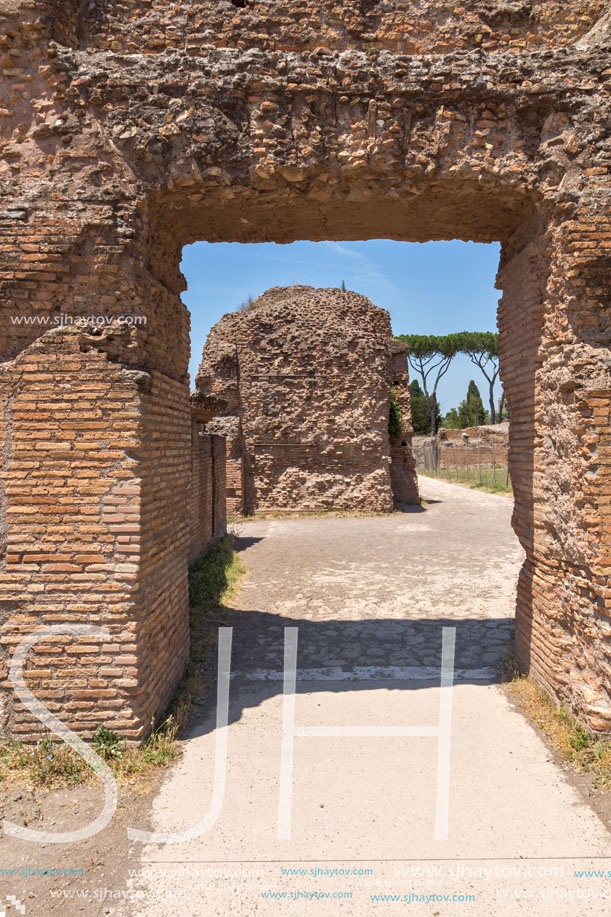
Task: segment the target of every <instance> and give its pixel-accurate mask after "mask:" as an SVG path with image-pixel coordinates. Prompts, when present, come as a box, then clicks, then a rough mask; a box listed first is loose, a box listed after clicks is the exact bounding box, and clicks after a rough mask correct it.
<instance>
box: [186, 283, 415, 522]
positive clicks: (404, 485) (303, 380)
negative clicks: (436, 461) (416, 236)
mask: <svg viewBox="0 0 611 917" xmlns="http://www.w3.org/2000/svg"><path fill="white" fill-rule="evenodd" d="M397 343H398V342H397ZM196 386H197V390H198V392H199V393H201V394H202V395H212V396H215V397H218V398H223V399H225V400H226V401H227V403H228V405H230V407H228V409H227V411H226V412H224V413H223V414H221V415H220V416H217V417H216V418H215V419H214V420H213V421H212V422H211V423H210V424H209V425H208V428H207V429H208V431H213V430H218V431H219V432H221V433H222V434H223V435H224V436H225V437H226V439H227V457H228V465H229V467H230V468H231V474H232V475H233V480H232V485H231V487H232V489H231V494H230V508H231V509H232V510H233V511H234V512H238V513H252V512H256V511H265V510H285V511H291V510H301V511H320V510H332V509H353V510H372V511H377V512H380V511H382V512H389V511H391V510H392V508H393V505H394V499H397V500H401V501H403V502H411V503H414V502H417V500H418V485H417V481H416V474H415V470H414V461H413V457H412V455H411V438H412V428H411V413H410V402H409V379H408V367H407V357H406V350H405V348H402V349H401V348H398V347H397V346H396V344H395V342H394V341H393V337H392V331H391V328H390V316H389V314H388V312H386V311H385V310H384V309H379V308H377V307H376V306H374V305H373V304H372V303H371V302H370V300H368V299H367V298H366V297H365V296H361V295H359V294H358V293H350V292H342V291H341V290H334V289H328V290H316V289H313V288H312V287H277V288H275V289H273V290H268V292H267V293H264V294H263V296H260V297H259V298H258V299H257V300H255V301H254V302H253V303H251V304H250V305H249V306H248V307H247V308H246V309H244V310H238V311H237V312H232V313H230V314H228V315H225V316H224V317H223V318H222V319H221V320H220V321H219V322H217V324H216V325H215V326H214V328H213V329H212V331H211V332H210V334H209V336H208V340H207V341H206V345H205V347H204V353H203V357H202V362H201V366H200V369H199V373H198V376H197V382H196ZM391 389H392V390H393V391H395V392H396V393H397V397H398V395H399V391H400V392H401V394H402V397H403V398H404V405H403V410H402V421H403V429H402V431H401V436H395V437H393V438H392V440H391V439H390V438H389V429H388V417H389V409H390V393H391ZM393 465H394V467H392V466H393Z"/></svg>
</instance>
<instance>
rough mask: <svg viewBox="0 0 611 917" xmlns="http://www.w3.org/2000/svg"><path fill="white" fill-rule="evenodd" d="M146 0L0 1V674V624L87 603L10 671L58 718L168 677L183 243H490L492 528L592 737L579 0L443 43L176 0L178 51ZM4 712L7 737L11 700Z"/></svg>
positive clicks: (548, 669)
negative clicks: (502, 478)
mask: <svg viewBox="0 0 611 917" xmlns="http://www.w3.org/2000/svg"><path fill="white" fill-rule="evenodd" d="M334 5H335V6H337V4H334ZM170 6H172V5H171V4H169V3H168V2H166V0H155V7H156V8H158V12H159V13H160V16H161V18H159V17H158V18H157V19H155V18H154V17H153V19H151V20H150V21H149V20H148V19H147V20H146V22H147V23H148V26H147V27H146V28H144V26H143V25H142V23H143V22H144V20H142V21H141V19H139V18H138V17H139V16H140V13H141V12H142V11H140V10H138V8H137V7H134V10H133V11H132V12H133V17H132V18H125V16H124V14H123V13H122V12H121V10H122V7H121V6H119V5H113V4H110V5H109V4H98V3H96V2H94V3H91V4H89V5H88V6H87V7H86V8H85V11H84V12H81V13H80V14H78V15H77V11H78V9H79V8H80V5H79V4H77V3H76V2H74V3H72V4H69V3H65V2H63V3H60V4H58V3H56V2H55V0H35V2H28V3H22V2H21V0H3V2H2V4H0V18H1V19H2V22H3V25H4V31H5V32H6V34H7V38H6V39H4V48H5V50H6V51H7V54H8V56H9V57H10V61H8V58H7V61H5V64H6V63H7V62H10V64H11V66H10V67H6V68H5V71H4V72H5V76H6V79H7V80H8V81H9V83H10V86H11V93H12V94H10V96H9V98H10V102H9V103H7V104H8V105H9V106H10V107H8V108H7V109H6V114H5V115H4V117H3V119H2V141H3V152H4V162H3V171H2V173H1V175H0V180H1V181H2V190H3V195H4V204H3V207H4V209H3V211H2V214H0V233H1V234H2V245H1V249H0V250H1V252H2V264H1V270H2V289H3V310H4V327H5V328H6V329H7V332H8V333H7V337H6V342H5V346H4V352H3V355H2V358H3V359H4V360H5V361H6V362H5V363H3V364H2V367H1V369H2V377H1V379H2V396H1V399H2V409H3V418H4V427H3V440H2V442H3V449H4V453H3V454H4V470H3V476H2V498H1V504H0V508H1V526H0V528H1V530H2V541H3V560H2V572H1V579H0V582H1V594H0V601H1V605H0V608H1V609H2V612H1V613H2V628H3V630H2V646H3V650H4V653H5V656H4V672H3V675H5V673H6V663H7V661H8V657H9V654H10V650H11V647H12V646H14V645H15V644H16V643H17V642H18V641H19V639H20V637H21V635H22V634H23V633H24V632H28V631H29V630H31V629H32V628H33V627H35V626H36V625H38V624H39V623H41V622H45V623H56V622H61V621H76V622H91V623H100V622H104V623H105V624H107V625H108V626H109V627H110V629H111V631H112V633H113V639H112V640H111V641H109V643H108V644H104V645H99V644H96V645H95V646H94V645H93V644H91V645H84V644H83V643H82V642H81V643H80V644H76V645H74V646H71V645H68V644H67V642H60V643H56V644H52V643H50V642H48V643H45V644H42V645H41V647H40V652H39V653H36V655H35V660H33V661H32V662H31V670H32V674H31V677H30V681H31V684H32V689H33V690H35V691H36V692H37V693H38V695H39V696H40V697H41V698H42V699H43V700H45V702H47V703H49V704H50V705H54V707H55V709H56V710H58V711H61V714H62V715H63V717H64V718H65V719H66V721H67V722H69V723H70V724H71V725H73V726H74V727H75V728H78V729H80V730H81V731H83V732H84V733H88V732H90V731H91V729H92V728H95V726H96V725H97V724H98V723H99V722H101V721H103V722H112V723H114V725H115V726H116V728H119V729H121V730H122V731H123V732H124V733H125V734H127V735H129V736H132V737H133V738H138V737H139V736H141V735H142V734H143V733H144V732H146V730H147V728H148V727H149V724H150V718H151V716H152V715H155V714H157V713H159V712H160V710H161V709H162V708H163V705H164V704H165V703H166V701H167V699H168V696H169V694H170V693H171V690H172V688H173V686H174V685H175V684H176V682H177V680H178V678H179V677H180V673H181V671H182V667H183V664H184V660H185V658H186V653H187V651H188V629H187V610H186V570H187V554H188V539H187V520H186V518H185V512H184V493H185V488H186V486H187V479H188V469H187V455H188V448H187V445H188V443H189V440H190V435H191V434H190V411H189V401H188V380H187V375H186V371H187V362H188V355H189V319H188V314H187V311H186V309H185V307H184V306H183V305H182V303H181V301H180V298H179V297H180V293H181V291H182V290H183V289H184V280H183V278H182V277H181V275H180V271H179V262H180V253H181V250H182V247H183V245H185V244H187V243H190V242H193V241H195V240H198V239H205V240H207V241H219V240H224V241H268V240H273V241H277V242H288V241H291V240H294V239H297V238H307V239H312V240H317V239H328V240H331V239H356V238H374V237H386V238H394V239H398V240H409V241H428V240H430V239H441V238H460V239H471V240H473V241H479V242H488V241H492V240H500V241H501V243H502V258H501V265H500V268H499V275H498V286H499V288H500V289H502V291H503V296H502V299H501V305H500V312H499V327H500V333H501V361H502V374H503V381H504V385H505V389H506V392H507V397H508V400H509V403H510V406H511V411H512V431H511V448H510V467H511V474H512V479H513V481H514V486H515V494H516V505H515V513H514V527H515V529H516V532H517V534H518V536H519V538H520V541H521V543H522V545H523V547H524V549H525V551H526V554H527V560H526V563H525V565H524V568H523V570H522V574H521V577H520V584H519V589H518V599H517V617H516V624H517V645H518V652H519V655H520V657H521V659H522V660H523V661H524V662H525V664H527V665H528V667H529V668H530V670H531V671H532V672H533V674H534V675H535V676H536V677H537V678H539V679H540V680H541V681H542V682H543V683H544V684H545V685H546V686H547V687H548V688H549V689H550V690H551V691H552V692H553V693H554V694H555V695H556V696H557V697H560V698H562V699H564V700H565V701H566V702H568V703H569V704H571V706H572V707H573V708H574V709H575V710H577V711H578V712H579V713H580V714H581V716H582V717H583V718H584V720H585V721H587V722H588V723H589V725H590V726H591V727H592V728H594V729H596V730H598V731H600V732H601V733H608V732H609V731H610V729H611V705H610V700H609V692H610V691H611V683H610V681H609V634H610V630H609V611H610V607H611V595H610V593H609V587H608V575H609V571H610V569H611V565H610V556H609V554H610V552H609V544H610V533H609V525H610V523H609V519H610V518H611V517H610V516H609V512H610V510H609V506H610V504H609V499H610V498H609V493H608V491H609V487H610V483H609V482H610V480H611V479H610V478H609V468H611V465H609V433H610V428H609V423H610V415H609V403H610V401H609V390H610V385H609V362H608V346H609V328H610V327H611V303H610V301H609V293H608V278H609V276H610V273H611V219H610V214H609V207H608V187H609V163H608V158H607V152H606V151H607V146H608V126H607V124H606V122H605V105H608V95H609V86H608V82H605V79H606V77H605V71H606V70H607V68H608V49H609V37H608V29H607V28H606V25H605V22H606V20H605V19H601V21H600V23H599V24H598V26H597V25H596V23H595V20H596V16H597V15H598V14H600V12H601V10H602V5H601V4H598V5H597V4H592V5H591V8H590V12H589V13H588V15H585V14H583V13H581V12H580V10H581V6H580V5H579V4H578V3H563V4H558V3H555V2H553V0H548V2H547V3H545V4H544V5H543V7H542V9H543V8H544V11H545V16H543V14H541V17H540V18H539V19H538V20H537V22H536V23H535V24H534V25H533V24H532V23H530V24H529V23H522V22H520V21H517V20H516V21H513V22H511V21H509V20H508V21H507V22H506V21H505V20H503V19H502V17H501V19H500V20H498V21H496V22H495V21H492V22H490V23H488V24H486V22H485V21H484V20H485V11H484V7H485V4H483V3H478V2H474V3H471V4H469V9H470V12H471V14H472V16H473V17H475V19H474V22H475V20H477V22H476V25H477V27H478V28H479V26H480V24H482V23H483V25H486V28H487V30H488V31H486V30H485V29H484V28H483V25H482V30H483V31H481V32H479V31H478V32H476V33H472V32H471V31H469V30H468V29H466V30H465V29H464V28H463V27H462V26H461V25H460V24H456V27H455V28H449V30H448V33H447V36H446V39H445V45H444V46H443V47H441V46H437V45H435V44H433V45H430V38H429V37H427V36H430V35H431V32H430V30H429V29H428V28H426V27H425V21H424V20H422V21H421V20H418V18H417V17H415V18H414V22H413V25H414V28H415V35H416V37H415V38H414V40H413V41H411V40H410V41H408V40H407V39H406V38H401V37H400V36H401V34H402V33H401V32H400V31H397V28H398V26H399V25H400V23H397V22H394V26H397V28H394V27H393V21H390V20H389V21H388V22H386V20H384V19H381V20H379V21H378V20H376V21H375V25H376V28H377V30H378V31H377V32H376V34H377V35H378V38H376V40H375V41H374V42H372V41H369V39H367V40H365V38H364V37H363V36H365V37H366V36H369V35H371V34H372V33H371V28H372V20H361V19H359V18H358V16H361V15H365V13H363V10H361V8H360V6H359V5H358V4H356V3H355V2H351V0H345V3H344V4H343V6H344V7H345V11H346V15H347V16H348V15H349V16H353V15H354V16H356V17H357V19H356V20H355V23H356V24H355V25H354V28H357V26H358V28H361V29H362V30H363V32H362V34H361V33H359V32H358V29H357V31H356V32H354V29H353V31H352V32H350V31H348V32H346V31H345V27H344V26H342V27H341V28H340V27H339V26H334V25H333V24H331V25H328V44H327V45H321V46H319V47H312V44H311V40H310V39H308V40H307V41H305V40H304V42H305V43H304V42H302V43H300V39H299V34H301V33H300V31H299V29H298V30H297V32H296V31H295V24H296V20H295V19H294V18H292V14H291V11H290V6H285V5H281V9H280V13H279V15H280V14H281V19H282V23H283V25H282V29H284V31H282V29H281V32H282V35H284V38H282V39H278V43H277V44H276V45H275V46H274V41H273V39H271V38H270V37H269V35H268V39H266V40H263V39H261V40H260V41H259V40H257V39H256V38H254V37H253V35H256V33H253V32H251V31H249V30H248V29H246V27H245V25H244V24H243V25H242V26H241V25H240V20H239V19H238V21H237V24H236V23H234V22H233V20H232V23H233V24H232V25H231V28H230V29H226V28H225V26H226V25H227V23H225V21H223V22H222V23H221V24H217V25H213V26H211V29H210V30H209V32H210V34H207V37H206V35H204V36H203V37H202V34H200V33H201V29H200V31H199V32H197V28H198V27H197V24H196V21H195V19H193V15H192V14H193V12H194V11H195V12H197V10H198V9H199V8H200V7H201V10H202V12H205V11H208V12H209V10H208V6H209V3H208V0H198V3H192V4H189V11H188V14H187V19H188V22H187V23H186V25H185V29H186V30H187V32H186V33H185V34H186V35H187V41H186V44H185V45H184V46H183V45H180V47H177V46H176V43H175V42H174V40H173V38H172V37H171V36H170V38H169V39H166V40H165V42H164V40H162V38H161V37H160V36H161V35H162V34H163V33H162V32H161V33H160V32H158V31H156V29H157V26H156V25H155V22H157V23H159V22H161V21H163V16H165V15H169V14H170ZM173 6H174V12H176V9H175V8H176V4H174V5H173ZM179 6H180V4H179ZM327 6H328V4H327V3H326V0H324V2H321V3H319V4H312V10H313V11H314V12H316V11H317V10H318V12H319V13H320V14H321V15H322V13H323V12H325V11H326V10H327ZM397 6H399V5H398V4H397ZM404 7H405V9H403V8H404ZM194 8H195V9H194ZM401 9H403V13H404V15H405V10H406V9H407V6H406V4H405V3H403V4H402V5H401ZM58 10H59V11H60V14H58ZM359 10H360V12H359ZM179 12H180V13H181V15H182V12H183V11H182V7H180V10H179ZM235 12H236V16H238V15H242V14H241V13H239V11H238V10H236V11H235ZM370 13H371V15H374V13H373V12H372V11H371V10H368V12H367V15H369V14H370ZM249 15H250V13H249ZM375 15H378V13H375ZM422 15H423V16H424V13H422ZM507 15H508V16H509V13H508V14H507ZM482 17H483V18H482ZM546 17H547V18H546ZM145 18H146V17H145ZM391 20H392V17H391ZM325 21H327V20H325ZM449 21H450V22H451V17H450V20H449ZM359 23H361V24H360V25H359ZM363 23H364V24H363ZM367 23H369V24H367ZM550 23H553V26H552V25H550ZM145 24H146V23H145ZM200 25H201V23H200ZM141 26H142V28H141ZM416 27H418V28H416ZM215 28H217V29H218V31H217V32H215V31H214V29H215ZM300 28H301V26H300ZM326 28H327V27H326ZM191 29H193V30H195V31H190V30H191ZM342 29H344V31H342ZM529 30H530V31H529ZM298 33H299V34H298ZM421 33H422V34H421ZM304 34H305V32H304ZM480 34H481V35H484V34H485V40H484V39H483V38H481V39H478V38H477V36H478V35H480ZM195 35H198V36H199V38H198V39H197V41H196V40H195V38H193V43H192V44H189V41H190V39H189V36H195ZM507 35H509V36H510V37H509V39H507V38H506V36H507ZM351 36H352V37H351ZM397 36H399V37H397ZM418 36H420V37H418ZM442 44H443V42H442ZM144 52H146V53H144ZM62 314H63V315H66V314H67V315H68V316H72V318H73V319H74V317H75V316H76V317H82V318H83V319H84V318H86V317H93V321H91V322H89V323H88V324H85V325H83V326H75V325H74V324H72V325H71V324H70V323H67V320H64V319H62V318H61V316H62ZM135 316H138V317H140V318H141V319H143V318H145V319H146V324H136V323H135V321H134V317H135ZM25 317H27V319H28V321H25V320H20V319H24V318H25ZM99 317H102V322H103V324H100V322H99ZM106 320H108V322H110V324H106ZM75 660H77V661H78V664H77V662H75ZM6 716H7V718H8V720H9V724H10V727H11V728H12V729H13V731H15V732H17V733H23V734H24V735H29V734H31V732H32V723H31V719H29V718H28V716H27V715H26V714H25V713H24V711H23V710H21V709H20V708H17V707H14V708H12V707H11V708H9V709H7V714H6Z"/></svg>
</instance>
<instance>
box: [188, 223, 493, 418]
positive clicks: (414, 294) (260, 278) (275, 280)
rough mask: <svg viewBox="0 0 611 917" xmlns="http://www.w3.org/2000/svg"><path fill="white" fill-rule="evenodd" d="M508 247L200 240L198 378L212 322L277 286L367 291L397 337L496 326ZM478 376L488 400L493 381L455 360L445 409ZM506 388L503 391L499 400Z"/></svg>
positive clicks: (195, 275) (195, 327) (443, 388)
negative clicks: (499, 277)
mask: <svg viewBox="0 0 611 917" xmlns="http://www.w3.org/2000/svg"><path fill="white" fill-rule="evenodd" d="M498 262H499V245H498V244H496V243H493V244H491V245H480V244H477V243H475V242H458V241H452V242H427V243H424V244H420V243H415V242H414V243H412V242H393V241H389V240H387V239H372V240H370V241H367V242H293V243H291V244H290V245H277V244H276V243H274V242H262V243H253V244H240V243H238V242H217V243H209V242H197V243H195V245H189V246H187V247H186V248H185V249H184V252H183V263H182V271H183V273H184V275H185V277H186V279H187V283H188V285H189V288H188V290H187V291H186V292H185V293H184V294H183V301H184V302H185V304H186V306H187V307H188V308H189V310H190V312H191V363H190V366H189V371H190V373H191V381H192V383H193V381H194V379H195V373H196V372H197V367H198V364H199V361H200V359H201V352H202V349H203V346H204V342H205V340H206V336H207V334H208V332H209V330H210V328H211V327H212V326H213V325H214V324H215V323H216V322H217V321H218V320H219V318H221V316H222V315H224V314H225V313H226V312H232V311H234V310H235V309H236V308H237V307H238V306H239V305H240V303H242V302H244V301H245V300H246V299H248V297H249V296H252V297H254V298H256V297H257V296H259V295H260V294H261V293H263V292H264V291H265V290H268V289H269V288H270V287H277V286H291V285H292V284H297V283H298V284H306V285H308V286H313V287H339V286H341V283H342V280H343V281H344V283H345V284H346V289H348V290H355V291H356V292H357V293H363V294H364V295H365V296H368V297H369V299H371V300H372V302H373V303H375V305H376V306H381V307H382V308H384V309H388V311H389V312H390V317H391V321H392V328H393V331H394V333H395V334H410V333H411V334H448V333H449V332H452V331H496V310H497V303H498V298H499V296H500V293H499V291H498V290H495V289H494V280H495V275H496V270H497V267H498ZM470 379H475V381H476V383H477V385H478V386H479V388H480V391H481V394H482V398H483V399H484V404H485V405H486V404H487V387H486V382H485V379H484V378H483V376H482V374H481V371H480V370H479V369H478V368H477V367H476V366H473V364H472V363H471V362H470V361H469V359H468V357H457V358H455V360H454V362H453V364H452V366H451V367H450V369H449V371H448V373H447V375H446V376H445V378H444V379H443V380H442V382H441V384H440V388H439V394H440V401H441V410H442V413H445V412H446V411H447V410H449V409H450V408H451V407H455V406H457V405H458V403H459V401H461V400H462V399H463V398H464V397H465V395H466V391H467V386H468V384H469V380H470ZM498 394H500V392H497V397H498Z"/></svg>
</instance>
